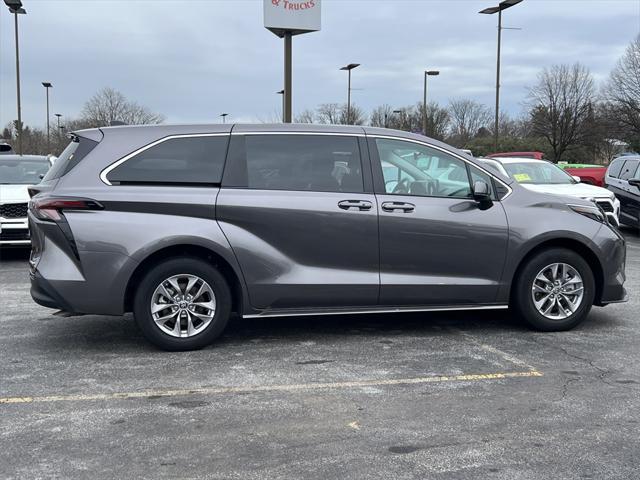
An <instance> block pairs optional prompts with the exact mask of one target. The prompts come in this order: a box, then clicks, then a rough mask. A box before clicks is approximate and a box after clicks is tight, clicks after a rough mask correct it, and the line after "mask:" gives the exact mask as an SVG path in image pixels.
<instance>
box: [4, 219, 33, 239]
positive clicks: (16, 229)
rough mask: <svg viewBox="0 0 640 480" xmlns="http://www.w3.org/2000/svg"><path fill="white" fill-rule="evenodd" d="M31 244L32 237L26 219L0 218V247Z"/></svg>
mask: <svg viewBox="0 0 640 480" xmlns="http://www.w3.org/2000/svg"><path fill="white" fill-rule="evenodd" d="M29 244H31V236H30V234H29V225H28V223H27V219H26V218H2V217H0V246H1V245H29Z"/></svg>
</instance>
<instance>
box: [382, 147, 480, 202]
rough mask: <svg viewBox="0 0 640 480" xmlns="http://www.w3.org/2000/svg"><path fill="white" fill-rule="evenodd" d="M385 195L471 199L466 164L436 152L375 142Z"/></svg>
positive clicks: (426, 148) (423, 148)
mask: <svg viewBox="0 0 640 480" xmlns="http://www.w3.org/2000/svg"><path fill="white" fill-rule="evenodd" d="M375 142H376V146H377V149H378V155H379V157H380V166H381V167H382V175H383V178H384V188H385V192H386V193H388V194H392V195H418V196H427V197H456V198H469V197H471V187H470V185H469V176H468V173H467V167H466V164H465V162H463V161H462V160H460V159H458V158H455V157H453V156H451V155H448V154H446V153H444V152H441V151H440V150H436V149H435V148H430V147H427V146H424V145H419V144H415V143H410V142H404V141H402V140H390V139H386V138H377V139H376V140H375Z"/></svg>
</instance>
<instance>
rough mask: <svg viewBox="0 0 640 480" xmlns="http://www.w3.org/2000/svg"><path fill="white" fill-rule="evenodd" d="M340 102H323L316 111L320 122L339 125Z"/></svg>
mask: <svg viewBox="0 0 640 480" xmlns="http://www.w3.org/2000/svg"><path fill="white" fill-rule="evenodd" d="M340 112H341V109H340V104H338V103H323V104H322V105H320V106H319V107H318V110H317V112H316V114H317V116H316V118H317V120H318V123H327V124H332V125H337V124H339V123H340Z"/></svg>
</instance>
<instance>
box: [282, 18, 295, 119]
mask: <svg viewBox="0 0 640 480" xmlns="http://www.w3.org/2000/svg"><path fill="white" fill-rule="evenodd" d="M291 50H292V34H291V31H286V32H285V33H284V95H283V97H284V99H283V101H284V104H283V108H284V111H283V117H284V118H283V120H284V123H291V121H292V120H291V105H292V100H291V98H292V85H293V82H292V73H291V69H292V68H291V65H292V61H291V57H292V51H291Z"/></svg>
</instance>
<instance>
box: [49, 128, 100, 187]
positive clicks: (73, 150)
mask: <svg viewBox="0 0 640 480" xmlns="http://www.w3.org/2000/svg"><path fill="white" fill-rule="evenodd" d="M96 145H98V142H94V141H93V140H89V139H88V138H83V137H79V138H77V139H75V140H73V141H72V142H71V143H69V145H67V148H65V149H64V150H63V151H62V153H61V154H60V156H59V157H58V159H57V160H56V161H55V163H54V164H53V167H51V169H50V170H49V171H48V172H47V174H46V175H45V176H44V178H43V179H42V181H47V180H53V179H55V178H60V177H62V176H63V175H66V174H67V173H69V172H70V171H71V170H72V169H73V167H75V166H76V165H78V164H79V163H80V161H81V160H82V159H83V158H84V157H86V156H87V155H88V154H89V152H91V150H93V149H94V148H95V147H96Z"/></svg>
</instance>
